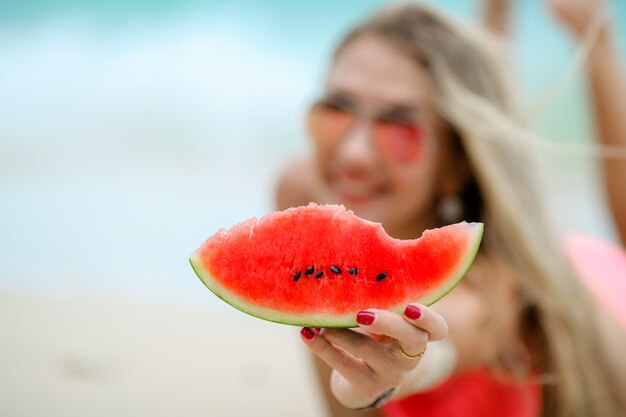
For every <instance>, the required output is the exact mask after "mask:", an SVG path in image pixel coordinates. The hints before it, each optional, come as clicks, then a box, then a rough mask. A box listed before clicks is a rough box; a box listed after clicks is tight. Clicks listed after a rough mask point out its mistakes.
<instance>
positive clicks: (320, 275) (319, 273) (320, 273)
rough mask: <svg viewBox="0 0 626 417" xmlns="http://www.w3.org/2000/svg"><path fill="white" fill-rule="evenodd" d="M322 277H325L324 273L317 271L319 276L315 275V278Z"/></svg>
mask: <svg viewBox="0 0 626 417" xmlns="http://www.w3.org/2000/svg"><path fill="white" fill-rule="evenodd" d="M322 275H324V271H317V274H315V278H321V277H322Z"/></svg>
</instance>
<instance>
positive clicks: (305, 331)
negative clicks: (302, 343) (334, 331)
mask: <svg viewBox="0 0 626 417" xmlns="http://www.w3.org/2000/svg"><path fill="white" fill-rule="evenodd" d="M300 334H301V335H302V336H304V338H305V339H306V340H313V338H314V337H315V333H314V332H313V330H311V329H310V328H309V327H303V328H302V330H300Z"/></svg>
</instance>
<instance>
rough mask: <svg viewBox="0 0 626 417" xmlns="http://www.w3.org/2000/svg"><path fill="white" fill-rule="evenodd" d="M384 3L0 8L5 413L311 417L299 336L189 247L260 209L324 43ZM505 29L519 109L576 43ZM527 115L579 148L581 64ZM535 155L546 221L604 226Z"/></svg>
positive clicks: (316, 78) (308, 96)
mask: <svg viewBox="0 0 626 417" xmlns="http://www.w3.org/2000/svg"><path fill="white" fill-rule="evenodd" d="M382 3H385V2H384V1H377V0H358V1H356V0H354V1H342V2H336V1H331V0H320V1H316V2H283V1H279V0H265V1H258V2H249V1H243V0H234V1H229V2H225V1H208V2H207V1H195V0H176V1H174V0H160V1H147V0H134V1H118V0H112V1H107V2H98V1H93V0H90V1H87V0H56V1H42V0H21V1H14V2H7V1H0V335H1V336H0V415H2V416H40V415H47V416H74V415H76V416H78V415H81V416H84V415H90V416H95V415H98V416H99V415H117V416H171V415H177V416H239V415H259V416H262V415H272V416H283V415H284V416H292V415H296V413H297V415H302V416H321V415H323V407H322V406H321V405H320V404H319V401H318V398H319V397H318V395H319V394H318V392H317V391H316V388H315V386H314V383H313V380H312V376H311V374H310V364H309V362H308V358H307V356H306V354H305V352H304V348H303V347H302V346H301V344H300V341H299V337H298V330H299V329H296V328H291V327H288V326H278V325H275V324H270V323H266V322H262V321H260V320H257V319H253V318H249V317H247V316H245V315H244V314H242V313H239V312H237V311H234V310H233V309H232V308H230V307H228V306H227V305H225V304H223V303H222V302H221V301H219V300H218V299H217V298H216V297H215V296H213V295H212V294H211V293H210V292H209V291H208V290H206V289H205V288H204V286H203V285H202V284H201V282H200V281H199V280H198V279H197V278H196V277H195V274H194V273H193V271H192V270H191V268H190V266H189V264H188V262H187V257H188V256H189V254H190V253H191V252H192V251H194V250H195V249H196V248H197V247H198V246H199V245H200V244H201V243H202V242H203V240H204V239H205V238H207V237H208V236H210V235H211V234H213V233H214V232H215V231H216V230H217V229H218V228H220V227H227V226H230V225H232V224H234V223H236V222H239V221H241V220H243V219H246V218H248V217H251V216H258V215H263V214H265V213H267V212H268V211H271V210H272V208H273V185H274V181H275V178H276V177H277V175H278V173H279V172H280V170H281V167H282V166H284V164H285V163H286V162H287V161H289V160H290V159H291V158H293V157H294V156H296V155H298V154H302V153H305V152H306V151H307V148H308V143H307V138H306V136H305V134H304V131H303V128H302V125H303V123H302V115H303V113H304V111H305V109H306V106H307V104H308V103H309V102H310V101H311V100H312V99H313V98H314V97H315V96H316V94H317V93H318V91H319V89H318V88H319V86H320V82H321V80H322V78H323V74H324V69H325V68H326V65H327V64H328V60H329V56H330V53H331V51H332V48H333V45H334V43H335V42H336V41H337V40H338V39H339V38H340V37H341V36H342V34H343V33H344V32H345V31H346V30H347V29H348V28H349V26H350V25H351V24H353V23H355V22H356V21H358V20H359V19H360V18H362V17H363V16H365V15H366V14H368V13H369V12H370V11H371V10H372V9H374V8H375V7H377V6H378V5H380V4H382ZM611 3H612V6H613V11H614V14H615V16H614V18H615V19H616V20H617V24H616V26H617V28H618V31H619V33H618V36H619V38H620V39H619V41H620V45H621V49H622V50H624V48H625V45H626V3H624V2H622V1H618V0H613V1H611ZM437 4H438V5H440V6H441V7H443V8H445V9H447V10H449V11H451V12H452V13H454V14H456V15H458V16H461V17H463V18H465V19H474V20H478V18H479V15H480V2H479V1H476V2H471V1H467V0H445V1H443V0H440V1H438V2H437ZM514 23H515V30H514V42H515V48H514V51H513V54H514V57H513V59H514V60H515V62H516V65H517V67H518V68H519V73H518V76H519V78H520V80H521V85H522V88H523V90H524V92H525V94H526V99H527V101H528V102H529V103H532V102H533V99H536V98H537V97H538V96H539V95H540V94H541V92H543V91H544V90H546V89H548V88H549V87H550V86H551V85H553V84H554V83H555V82H556V81H558V79H559V77H560V76H561V75H562V73H563V71H564V70H565V68H566V67H567V65H568V63H569V62H570V61H571V59H572V58H573V54H574V49H573V44H572V42H571V40H570V38H569V36H568V34H567V33H565V31H564V30H563V28H561V27H560V26H559V25H558V24H557V23H556V22H554V21H553V20H552V19H551V17H550V16H549V13H548V11H547V9H546V6H545V4H544V1H542V0H529V1H523V2H521V1H518V2H517V4H516V7H515V16H514ZM532 125H533V128H534V129H535V131H536V132H538V133H540V134H542V135H544V136H545V137H547V138H549V139H550V140H554V141H557V142H563V143H582V142H586V141H589V139H590V137H591V136H592V132H593V128H592V126H590V124H589V118H588V115H587V109H586V103H585V87H584V84H583V83H582V77H581V76H580V74H579V75H578V76H577V77H576V78H575V79H574V81H573V82H572V83H570V84H568V86H567V87H566V88H565V89H564V90H563V91H562V92H561V94H559V96H558V97H557V98H556V99H555V100H554V101H552V102H550V104H549V105H548V106H547V107H545V108H544V109H543V111H542V112H541V113H539V114H538V115H537V116H536V117H535V118H534V119H533V120H532ZM537 169H538V170H539V173H540V175H541V176H542V178H544V179H545V181H544V184H545V185H546V187H547V188H548V187H556V189H557V190H559V192H558V193H554V192H551V193H546V196H545V198H546V199H548V202H549V206H550V210H551V213H552V220H553V223H554V226H555V228H556V229H557V230H558V231H559V232H560V233H563V234H565V233H569V232H571V231H581V232H584V233H588V234H592V235H595V236H599V237H602V238H605V239H608V240H613V239H615V236H614V234H613V230H612V225H611V223H610V221H609V220H608V219H607V216H606V212H605V207H604V200H603V196H602V193H601V189H600V182H599V181H598V177H597V173H596V164H595V162H594V161H593V160H592V159H590V158H587V157H584V156H568V157H565V156H563V155H555V154H542V155H541V156H540V164H539V166H538V167H537ZM551 189H552V190H553V189H554V188H551Z"/></svg>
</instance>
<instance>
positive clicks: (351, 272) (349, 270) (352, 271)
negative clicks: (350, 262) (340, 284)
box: [348, 268, 359, 275]
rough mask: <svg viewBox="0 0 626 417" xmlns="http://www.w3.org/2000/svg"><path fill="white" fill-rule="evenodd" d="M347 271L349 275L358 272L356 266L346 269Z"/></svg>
mask: <svg viewBox="0 0 626 417" xmlns="http://www.w3.org/2000/svg"><path fill="white" fill-rule="evenodd" d="M348 272H349V273H350V275H356V274H357V273H358V272H359V270H358V269H356V268H350V269H348Z"/></svg>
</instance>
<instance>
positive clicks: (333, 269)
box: [330, 265, 341, 274]
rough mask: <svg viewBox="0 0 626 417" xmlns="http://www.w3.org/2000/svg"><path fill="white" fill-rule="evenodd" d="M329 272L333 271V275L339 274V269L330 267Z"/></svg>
mask: <svg viewBox="0 0 626 417" xmlns="http://www.w3.org/2000/svg"><path fill="white" fill-rule="evenodd" d="M330 270H331V271H333V272H334V273H335V274H341V268H339V267H338V266H335V265H333V266H331V267H330Z"/></svg>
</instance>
